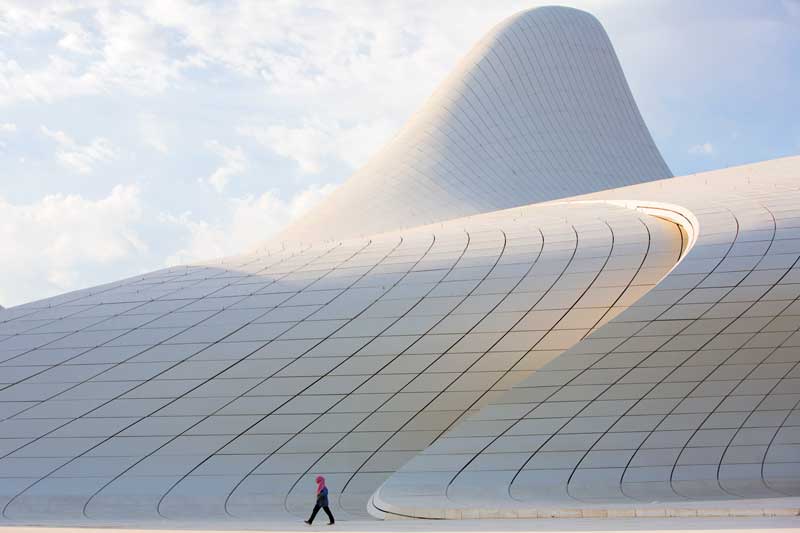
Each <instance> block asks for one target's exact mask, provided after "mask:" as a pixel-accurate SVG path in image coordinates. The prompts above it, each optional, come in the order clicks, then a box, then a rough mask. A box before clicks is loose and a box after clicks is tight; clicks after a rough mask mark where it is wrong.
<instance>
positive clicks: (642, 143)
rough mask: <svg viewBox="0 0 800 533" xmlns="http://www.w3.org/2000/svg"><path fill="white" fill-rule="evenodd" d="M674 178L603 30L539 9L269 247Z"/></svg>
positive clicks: (522, 16)
mask: <svg viewBox="0 0 800 533" xmlns="http://www.w3.org/2000/svg"><path fill="white" fill-rule="evenodd" d="M671 176H672V174H671V172H670V170H669V168H668V167H667V165H666V163H665V162H664V159H663V158H662V157H661V154H660V153H659V151H658V149H657V148H656V146H655V143H654V142H653V139H652V137H651V136H650V133H649V131H648V130H647V126H646V125H645V123H644V121H643V120H642V117H641V115H640V113H639V110H638V108H637V106H636V102H635V101H634V99H633V96H632V95H631V92H630V89H629V87H628V84H627V82H626V80H625V76H624V74H623V72H622V68H621V67H620V64H619V61H618V59H617V56H616V54H615V53H614V49H613V47H612V45H611V41H610V40H609V38H608V36H607V35H606V32H605V30H603V27H602V25H601V24H600V22H598V20H597V19H595V18H594V17H593V16H592V15H590V14H589V13H586V12H583V11H579V10H576V9H571V8H566V7H541V8H536V9H531V10H528V11H523V12H521V13H518V14H516V15H514V16H512V17H510V18H508V19H506V20H504V21H503V22H501V23H500V24H498V25H497V26H496V27H495V28H494V29H492V30H491V31H490V32H489V33H488V35H486V36H485V37H484V38H483V39H482V40H481V41H480V42H478V44H476V45H475V47H474V48H473V49H472V50H471V51H470V52H469V53H468V54H467V55H466V57H464V58H463V59H462V60H461V62H460V63H459V64H458V66H457V67H456V68H455V70H454V71H453V72H452V74H450V76H449V77H448V78H447V79H446V80H445V81H444V82H443V83H442V84H441V86H439V87H438V89H437V90H436V91H435V92H434V94H433V95H432V96H431V97H430V98H429V99H428V101H427V102H426V103H425V104H424V105H423V106H422V108H421V109H420V110H419V111H418V112H417V113H416V114H414V115H413V116H412V117H411V119H410V120H409V121H408V122H407V123H406V124H405V126H404V127H403V128H402V129H401V131H400V132H399V133H398V134H397V135H396V136H395V138H394V139H393V140H392V141H391V142H390V143H389V144H388V145H386V146H385V147H384V148H383V149H382V150H380V151H379V152H378V153H377V154H376V155H375V156H373V157H372V159H371V160H370V161H369V162H368V163H367V164H366V165H365V166H364V167H363V168H361V169H360V170H358V171H357V172H356V173H355V174H353V175H352V176H351V177H350V178H349V179H348V180H347V181H346V182H345V183H344V185H342V186H341V187H340V188H339V189H338V190H337V191H336V192H334V193H333V194H332V195H331V196H330V197H329V198H328V199H327V200H326V201H324V202H323V203H322V204H321V205H320V206H318V207H317V208H316V209H314V210H313V211H312V212H310V213H309V214H307V215H306V216H305V217H303V218H301V219H300V220H298V221H297V222H295V223H294V224H293V225H291V226H290V227H289V228H288V229H287V230H286V231H284V232H283V233H282V234H280V235H279V236H278V237H277V239H276V240H277V241H279V242H280V241H284V242H287V243H291V242H298V241H300V242H306V243H308V242H315V241H323V240H328V239H343V238H347V237H353V236H359V235H368V234H370V233H375V232H381V231H389V230H393V229H398V228H402V227H409V226H415V225H419V224H425V223H430V222H437V221H441V220H446V219H450V218H454V217H458V216H464V215H471V214H476V213H483V212H487V211H492V210H495V209H502V208H508V207H514V206H519V205H525V204H530V203H534V202H541V201H547V200H554V199H557V198H563V197H567V196H573V195H577V194H583V193H589V192H593V191H598V190H602V189H608V188H612V187H621V186H625V185H632V184H636V183H641V182H644V181H651V180H655V179H662V178H667V177H671Z"/></svg>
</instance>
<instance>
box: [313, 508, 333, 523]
mask: <svg viewBox="0 0 800 533" xmlns="http://www.w3.org/2000/svg"><path fill="white" fill-rule="evenodd" d="M319 510H320V505H319V504H317V505H315V506H314V510H313V511H311V518H309V519H308V521H309V523H311V522H313V521H314V517H315V516H317V513H318V512H319ZM322 510H323V511H325V514H326V515H328V520H330V522H331V523H333V522H334V520H333V514H332V513H331V508H330V507H328V506H327V505H326V506H325V507H322Z"/></svg>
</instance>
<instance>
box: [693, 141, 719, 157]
mask: <svg viewBox="0 0 800 533" xmlns="http://www.w3.org/2000/svg"><path fill="white" fill-rule="evenodd" d="M689 153H690V154H694V155H711V154H713V153H714V145H713V144H711V143H710V142H705V143H703V144H695V145H694V146H690V147H689Z"/></svg>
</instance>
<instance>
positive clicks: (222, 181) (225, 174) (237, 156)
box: [205, 140, 247, 192]
mask: <svg viewBox="0 0 800 533" xmlns="http://www.w3.org/2000/svg"><path fill="white" fill-rule="evenodd" d="M205 146H206V148H208V149H209V150H211V151H212V152H214V153H215V154H216V155H217V156H219V157H220V158H222V164H221V165H220V166H218V167H217V168H216V169H215V170H214V172H212V173H211V175H210V176H208V177H207V178H206V179H205V181H206V182H208V184H209V185H211V186H212V187H214V189H215V190H216V191H217V192H223V191H224V190H225V187H227V186H228V182H229V181H230V180H231V178H232V177H234V176H237V175H239V174H241V173H242V172H244V171H245V169H247V158H246V157H245V155H244V150H242V148H241V147H240V146H237V147H235V148H230V147H228V146H225V145H223V144H221V143H220V142H219V141H215V140H211V141H206V143H205Z"/></svg>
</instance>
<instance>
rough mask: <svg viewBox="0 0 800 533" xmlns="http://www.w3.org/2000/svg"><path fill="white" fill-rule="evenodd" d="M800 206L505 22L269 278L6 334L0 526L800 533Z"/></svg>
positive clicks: (584, 44) (602, 40) (15, 314)
mask: <svg viewBox="0 0 800 533" xmlns="http://www.w3.org/2000/svg"><path fill="white" fill-rule="evenodd" d="M798 178H800V158H798V157H794V158H785V159H780V160H775V161H768V162H764V163H758V164H754V165H747V166H743V167H738V168H730V169H724V170H719V171H714V172H708V173H704V174H697V175H692V176H685V177H679V178H672V177H671V174H670V172H669V169H668V168H667V166H666V165H665V163H664V161H663V160H662V158H661V156H660V154H659V153H658V151H657V149H656V148H655V145H654V144H653V141H652V139H651V137H650V135H649V133H648V131H647V128H646V127H645V125H644V123H643V122H642V119H641V116H640V115H639V112H638V110H637V109H636V105H635V103H634V102H633V100H632V98H631V95H630V91H629V90H628V87H627V84H626V82H625V79H624V77H623V75H622V71H621V69H620V67H619V64H618V62H617V60H616V57H615V55H614V52H613V50H612V48H611V45H610V43H609V41H608V38H607V37H606V35H605V33H604V31H603V30H602V27H601V26H600V25H599V23H598V22H597V21H596V20H595V19H594V18H593V17H591V16H590V15H588V14H586V13H583V12H580V11H576V10H573V9H568V8H539V9H535V10H531V11H527V12H523V13H520V14H519V15H516V16H514V17H512V18H510V19H508V20H507V21H505V22H503V23H501V24H500V25H499V26H498V27H496V28H495V29H494V30H493V31H492V32H490V34H489V35H488V36H487V37H485V38H484V39H483V40H482V41H481V42H480V43H479V44H478V45H477V46H476V47H475V48H474V49H473V50H472V51H471V52H470V53H469V54H468V55H467V56H466V58H465V59H464V60H463V61H462V62H461V64H460V65H459V67H458V68H457V69H456V71H455V72H454V73H453V74H452V75H451V76H450V77H449V78H448V79H447V81H445V83H444V84H443V85H442V86H441V87H440V88H439V89H438V90H437V92H436V93H435V94H434V96H433V97H432V98H431V99H430V100H429V101H428V102H427V103H426V104H425V106H424V107H423V108H422V110H420V112H418V113H417V114H416V115H415V116H414V117H413V118H412V120H411V121H410V122H409V123H408V124H407V125H406V126H405V127H404V128H403V130H402V131H401V132H400V133H399V134H398V135H397V137H396V138H395V139H394V140H393V141H392V142H391V143H390V144H389V145H388V146H386V147H385V148H384V149H383V150H382V151H381V152H380V153H379V154H378V155H376V157H375V158H374V159H373V160H371V161H370V162H369V163H368V164H367V165H366V166H365V167H364V168H363V169H361V170H360V171H359V172H357V173H356V174H355V175H354V176H353V177H352V178H351V179H350V180H349V181H348V182H347V183H346V184H345V185H344V186H342V187H341V188H340V189H339V190H338V191H337V192H336V193H335V194H334V195H332V196H331V198H330V199H329V200H328V201H327V202H326V203H324V204H323V205H322V206H321V207H320V208H319V209H317V210H316V211H314V212H313V213H311V214H310V215H308V216H307V217H305V218H303V219H301V220H300V221H298V222H297V223H295V224H294V225H293V226H291V227H290V228H288V229H287V230H286V231H285V232H284V233H283V234H282V235H281V236H280V237H279V238H277V239H275V240H274V241H272V242H271V243H269V244H267V245H266V246H265V247H264V249H262V250H259V251H258V252H256V253H252V254H248V255H245V256H240V257H235V258H227V259H223V260H219V261H216V262H213V263H208V264H198V265H191V266H186V267H180V268H170V269H165V270H161V271H157V272H153V273H151V274H147V275H144V276H138V277H135V278H131V279H127V280H122V281H119V282H116V283H111V284H107V285H103V286H99V287H95V288H92V289H87V290H82V291H76V292H73V293H69V294H65V295H62V296H59V297H55V298H50V299H47V300H42V301H39V302H33V303H30V304H26V305H23V306H17V307H14V308H11V309H5V310H2V311H0V507H1V508H2V521H0V524H2V523H9V524H14V523H32V522H35V523H56V524H82V525H86V524H93V523H102V524H152V523H157V522H162V521H174V522H175V523H178V524H192V523H193V522H195V521H198V520H202V521H203V523H204V524H209V523H212V524H218V526H219V527H230V526H226V525H230V524H238V523H241V522H247V521H258V522H260V523H263V522H264V521H265V520H279V519H287V518H288V519H293V518H294V517H300V516H304V515H305V513H306V512H307V510H308V506H309V505H308V504H309V496H308V494H309V490H310V489H309V487H312V486H313V481H312V480H313V478H314V477H316V475H318V474H323V475H325V476H326V478H327V479H328V485H329V487H330V489H331V493H332V498H331V500H332V505H333V507H334V513H335V514H336V515H337V519H339V520H341V519H347V518H368V517H370V516H372V517H378V518H453V519H458V518H480V517H522V518H537V517H575V516H578V517H580V516H587V517H588V516H591V517H601V516H673V515H676V516H677V515H680V516H684V515H690V516H698V515H699V516H721V515H723V516H729V515H734V516H739V515H741V516H752V515H762V516H773V515H797V514H798V511H799V510H800V413H799V412H798V403H800V368H798V364H799V363H800V334H798V330H799V329H800V304H799V303H798V298H799V297H800V267H798V260H800V191H798V185H797V184H798Z"/></svg>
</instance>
